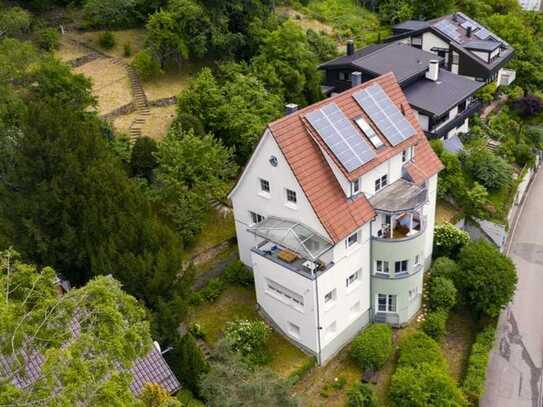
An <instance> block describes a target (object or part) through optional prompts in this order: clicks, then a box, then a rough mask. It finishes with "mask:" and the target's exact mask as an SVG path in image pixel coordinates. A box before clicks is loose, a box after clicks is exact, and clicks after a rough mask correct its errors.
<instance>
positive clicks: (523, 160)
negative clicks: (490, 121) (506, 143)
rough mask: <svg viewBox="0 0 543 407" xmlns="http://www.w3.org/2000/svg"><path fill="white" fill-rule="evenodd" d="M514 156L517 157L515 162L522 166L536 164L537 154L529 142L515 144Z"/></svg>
mask: <svg viewBox="0 0 543 407" xmlns="http://www.w3.org/2000/svg"><path fill="white" fill-rule="evenodd" d="M513 157H515V162H516V163H517V164H518V165H519V166H520V167H524V166H525V165H528V166H533V165H534V161H535V154H534V152H533V151H532V148H531V147H530V146H529V145H528V144H515V145H514V146H513Z"/></svg>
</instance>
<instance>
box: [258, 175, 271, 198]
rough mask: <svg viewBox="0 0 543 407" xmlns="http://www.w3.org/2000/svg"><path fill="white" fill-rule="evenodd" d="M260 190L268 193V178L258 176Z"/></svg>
mask: <svg viewBox="0 0 543 407" xmlns="http://www.w3.org/2000/svg"><path fill="white" fill-rule="evenodd" d="M260 191H261V192H264V193H266V194H269V193H270V182H269V181H268V180H265V179H262V178H260Z"/></svg>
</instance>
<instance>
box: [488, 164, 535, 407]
mask: <svg viewBox="0 0 543 407" xmlns="http://www.w3.org/2000/svg"><path fill="white" fill-rule="evenodd" d="M542 172H543V171H538V173H537V175H536V177H535V179H534V181H533V184H532V186H531V187H530V191H529V194H528V196H527V198H526V201H525V203H524V207H523V208H522V212H521V214H520V217H519V219H518V223H517V226H516V228H515V229H514V230H513V237H512V239H511V245H510V250H509V256H510V257H511V259H512V260H513V262H514V263H515V265H516V266H517V272H518V277H519V280H518V286H517V291H516V293H515V296H514V298H513V302H512V303H511V304H510V305H509V307H508V308H507V309H505V310H504V311H503V312H502V314H501V316H500V319H499V322H498V330H497V333H496V343H495V344H494V349H493V350H492V352H491V355H490V361H489V365H488V369H487V378H486V393H485V395H484V397H483V398H482V400H481V402H480V405H481V406H482V407H528V406H529V407H542V406H543V398H542V397H543V396H542V367H543V174H541V173H542Z"/></svg>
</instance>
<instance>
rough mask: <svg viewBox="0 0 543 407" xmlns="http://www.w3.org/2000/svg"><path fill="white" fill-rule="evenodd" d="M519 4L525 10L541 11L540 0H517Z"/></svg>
mask: <svg viewBox="0 0 543 407" xmlns="http://www.w3.org/2000/svg"><path fill="white" fill-rule="evenodd" d="M519 3H520V6H521V7H522V8H523V9H524V10H527V11H541V0H519Z"/></svg>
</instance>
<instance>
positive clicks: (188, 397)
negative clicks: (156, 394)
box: [175, 388, 205, 407]
mask: <svg viewBox="0 0 543 407" xmlns="http://www.w3.org/2000/svg"><path fill="white" fill-rule="evenodd" d="M175 398H176V399H177V400H178V401H180V402H181V406H182V407H205V404H204V403H202V402H201V401H200V400H198V399H197V398H195V397H194V395H193V394H192V392H191V391H190V390H189V389H186V388H183V389H181V390H179V392H177V394H176V395H175Z"/></svg>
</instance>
